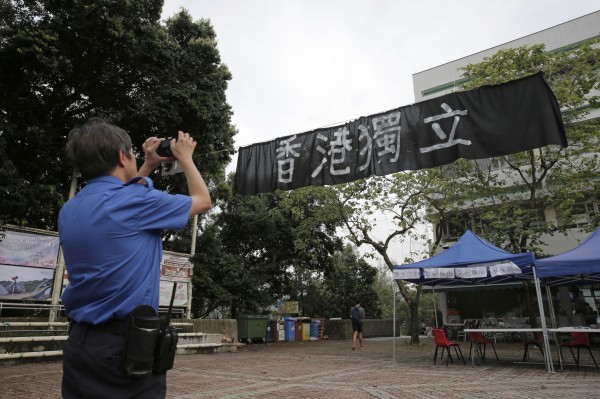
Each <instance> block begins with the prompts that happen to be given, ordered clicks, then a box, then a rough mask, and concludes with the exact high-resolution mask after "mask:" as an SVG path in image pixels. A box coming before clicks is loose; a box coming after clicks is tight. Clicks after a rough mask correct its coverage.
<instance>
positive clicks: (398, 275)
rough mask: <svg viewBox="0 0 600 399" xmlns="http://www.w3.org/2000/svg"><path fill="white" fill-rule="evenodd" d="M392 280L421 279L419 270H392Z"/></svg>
mask: <svg viewBox="0 0 600 399" xmlns="http://www.w3.org/2000/svg"><path fill="white" fill-rule="evenodd" d="M393 276H394V280H418V279H419V278H420V277H421V270H420V269H401V270H399V269H394V271H393Z"/></svg>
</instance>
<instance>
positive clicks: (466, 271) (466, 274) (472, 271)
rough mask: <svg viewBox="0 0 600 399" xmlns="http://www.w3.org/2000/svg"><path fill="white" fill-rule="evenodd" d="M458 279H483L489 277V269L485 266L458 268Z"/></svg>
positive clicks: (455, 270)
mask: <svg viewBox="0 0 600 399" xmlns="http://www.w3.org/2000/svg"><path fill="white" fill-rule="evenodd" d="M454 273H455V275H456V278H482V277H487V267H485V266H470V267H457V268H455V269H454Z"/></svg>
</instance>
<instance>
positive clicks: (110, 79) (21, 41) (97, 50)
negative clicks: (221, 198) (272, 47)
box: [0, 0, 235, 229]
mask: <svg viewBox="0 0 600 399" xmlns="http://www.w3.org/2000/svg"><path fill="white" fill-rule="evenodd" d="M161 8H162V1H161V0H123V1H118V2H117V1H108V0H99V1H96V2H88V1H83V0H38V1H30V0H13V1H2V2H1V3H0V156H1V160H0V177H1V180H0V187H1V188H2V190H0V222H3V223H15V224H19V225H29V226H32V227H38V228H46V229H53V228H55V227H56V219H57V213H58V210H59V208H60V206H61V205H62V204H63V202H64V201H65V199H66V198H67V194H68V191H69V183H70V180H71V176H72V171H71V168H70V166H69V165H67V164H66V162H65V160H64V147H65V144H66V140H67V134H68V132H69V130H70V129H71V128H72V127H73V126H75V125H78V124H81V123H83V122H84V121H85V120H87V119H88V118H89V117H91V116H101V117H105V118H107V119H109V120H110V121H112V122H113V123H115V124H117V125H119V126H122V127H123V128H125V129H126V130H127V131H128V132H129V134H130V135H131V137H132V140H133V143H134V146H136V148H137V149H138V150H139V149H140V148H141V144H142V143H143V141H144V139H145V138H146V137H147V136H149V135H159V136H165V135H169V134H175V133H176V132H177V130H184V131H188V132H190V133H191V134H192V135H193V136H194V137H195V138H196V139H197V140H198V142H199V145H198V147H197V150H196V155H195V159H196V161H197V162H198V163H199V165H200V169H201V171H202V172H203V175H204V176H205V178H207V179H208V180H212V179H217V178H220V176H222V175H223V170H224V167H225V165H226V164H227V163H228V162H229V160H230V155H231V154H232V153H233V149H232V144H233V135H234V134H235V129H234V128H233V126H232V125H231V122H230V119H231V109H230V106H229V105H228V104H227V102H226V97H225V89H226V87H227V81H228V80H230V79H231V74H230V72H229V70H228V69H227V67H226V66H225V65H223V64H222V63H221V60H220V57H219V52H218V49H217V44H216V35H215V33H214V30H213V28H212V26H211V25H210V23H209V22H208V21H207V20H200V21H198V22H193V21H192V20H191V17H190V15H189V14H188V13H187V12H185V11H182V12H180V13H179V14H177V15H175V16H174V17H172V18H170V19H169V20H168V21H167V23H166V25H162V24H161V23H160V14H161ZM153 177H155V178H156V179H155V183H156V184H155V185H156V186H157V187H159V188H167V189H171V190H173V191H177V192H182V191H183V188H182V187H183V185H184V183H183V177H182V176H175V177H171V178H168V179H160V178H159V177H158V176H153Z"/></svg>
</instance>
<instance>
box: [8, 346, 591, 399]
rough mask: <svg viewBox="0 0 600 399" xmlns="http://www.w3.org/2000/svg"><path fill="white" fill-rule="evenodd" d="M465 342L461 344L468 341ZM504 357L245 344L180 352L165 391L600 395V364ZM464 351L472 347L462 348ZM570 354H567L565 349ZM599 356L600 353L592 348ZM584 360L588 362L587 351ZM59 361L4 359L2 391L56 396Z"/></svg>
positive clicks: (504, 350) (509, 352)
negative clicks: (560, 367)
mask: <svg viewBox="0 0 600 399" xmlns="http://www.w3.org/2000/svg"><path fill="white" fill-rule="evenodd" d="M463 346H464V345H463ZM496 347H497V349H498V355H499V356H500V362H498V361H496V360H495V359H493V354H492V357H490V356H489V352H488V358H487V359H486V362H485V364H484V365H475V367H472V366H471V364H469V363H468V364H467V365H466V366H465V365H463V364H462V363H455V364H450V365H449V366H448V367H446V365H445V362H439V361H438V362H437V365H433V361H432V357H433V352H434V349H435V348H434V346H433V344H432V342H431V340H428V339H427V338H425V339H423V342H422V344H421V345H408V344H405V343H402V342H400V340H397V342H396V361H395V363H394V362H393V361H392V356H393V341H392V340H391V339H368V340H366V341H365V350H364V351H352V348H351V343H350V341H346V340H344V341H335V340H332V341H308V342H292V343H280V344H254V345H246V346H245V347H243V348H242V349H240V350H239V351H238V352H236V353H217V354H204V355H183V356H177V358H176V361H175V368H174V369H173V370H171V371H170V372H169V374H168V392H167V397H168V398H172V399H184V398H223V399H233V398H267V397H268V398H274V399H275V398H277V399H279V398H302V399H311V398H328V399H329V398H331V399H336V398H380V399H393V398H416V399H429V398H462V399H468V398H502V399H506V398H522V397H526V398H573V397H582V398H600V370H598V369H596V368H594V367H581V368H580V370H579V371H577V370H576V369H575V367H574V366H568V367H567V368H566V370H565V371H562V372H561V371H558V372H556V373H554V374H550V373H547V372H546V371H545V370H544V368H543V365H542V364H541V361H542V359H541V355H540V354H539V352H538V353H532V357H531V361H532V362H536V361H537V362H540V363H538V364H515V363H513V362H514V361H518V360H520V358H521V357H522V354H523V347H522V344H519V343H516V344H507V343H499V344H496ZM463 352H468V344H467V347H466V348H464V347H463ZM566 354H567V353H566ZM594 355H595V356H596V358H597V360H600V359H599V358H600V354H598V350H597V349H595V352H594ZM582 358H583V359H582V362H586V363H588V362H591V359H589V355H586V356H584V355H583V352H582ZM60 379H61V363H60V362H55V363H39V364H26V365H16V366H0V393H1V395H0V396H1V397H6V398H13V399H20V398H23V399H25V398H27V399H30V398H59V397H60Z"/></svg>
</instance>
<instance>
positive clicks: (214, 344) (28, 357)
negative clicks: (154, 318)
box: [0, 333, 238, 365]
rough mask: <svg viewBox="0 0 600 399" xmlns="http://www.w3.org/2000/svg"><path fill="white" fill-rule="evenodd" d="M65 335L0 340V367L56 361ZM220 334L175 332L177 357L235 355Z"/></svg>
mask: <svg viewBox="0 0 600 399" xmlns="http://www.w3.org/2000/svg"><path fill="white" fill-rule="evenodd" d="M66 339H67V336H66V335H57V336H34V337H2V338H0V365H12V364H18V363H30V362H43V361H60V360H61V358H62V344H63V342H65V341H66ZM221 340H222V336H221V334H207V333H179V341H178V344H177V352H176V353H177V354H178V355H194V354H204V353H218V352H235V351H237V348H238V346H237V345H236V344H234V343H221Z"/></svg>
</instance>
